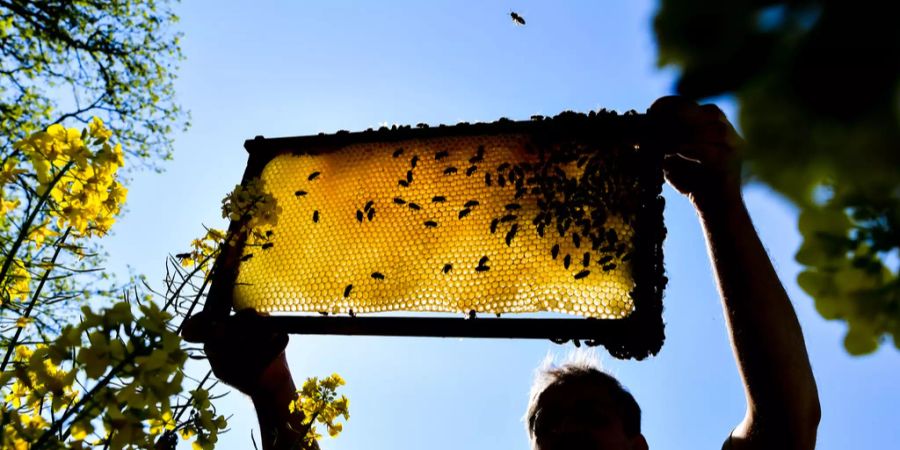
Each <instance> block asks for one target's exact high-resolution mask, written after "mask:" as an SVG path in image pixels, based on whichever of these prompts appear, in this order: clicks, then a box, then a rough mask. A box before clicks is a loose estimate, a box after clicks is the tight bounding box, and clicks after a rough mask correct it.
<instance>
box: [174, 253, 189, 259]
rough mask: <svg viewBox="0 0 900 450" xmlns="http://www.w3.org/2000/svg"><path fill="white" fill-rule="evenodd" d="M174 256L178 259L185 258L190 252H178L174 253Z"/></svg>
mask: <svg viewBox="0 0 900 450" xmlns="http://www.w3.org/2000/svg"><path fill="white" fill-rule="evenodd" d="M175 257H176V258H178V259H187V258H190V257H191V254H190V253H178V254H176V255H175Z"/></svg>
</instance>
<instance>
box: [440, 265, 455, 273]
mask: <svg viewBox="0 0 900 450" xmlns="http://www.w3.org/2000/svg"><path fill="white" fill-rule="evenodd" d="M451 270H453V264H444V268H443V269H441V272H444V273H450V271H451Z"/></svg>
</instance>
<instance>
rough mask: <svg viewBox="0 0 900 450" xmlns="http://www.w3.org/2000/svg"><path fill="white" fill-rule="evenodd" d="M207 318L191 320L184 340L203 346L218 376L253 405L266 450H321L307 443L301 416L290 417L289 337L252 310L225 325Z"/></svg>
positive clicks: (292, 390) (292, 394) (293, 391)
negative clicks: (272, 328) (264, 323)
mask: <svg viewBox="0 0 900 450" xmlns="http://www.w3.org/2000/svg"><path fill="white" fill-rule="evenodd" d="M206 314H207V313H199V314H198V315H195V316H193V317H191V318H190V319H188V323H187V324H186V326H185V329H184V332H183V334H184V336H185V339H186V340H188V341H193V342H202V343H203V344H204V350H205V351H206V356H207V358H208V359H209V364H210V366H211V367H212V371H213V373H214V374H215V375H216V377H217V378H219V380H221V381H223V382H225V383H227V384H229V385H231V386H233V387H234V388H236V389H237V390H239V391H241V392H242V393H244V394H246V395H248V396H249V397H250V399H251V400H252V401H253V406H254V407H255V408H256V416H257V419H258V420H259V429H260V440H261V441H262V448H263V450H287V449H290V450H297V449H302V450H318V448H319V446H318V444H316V442H315V441H309V442H307V441H305V440H304V439H303V438H304V436H305V434H306V432H305V431H306V428H307V427H306V426H304V425H303V415H302V413H300V412H297V413H293V414H292V413H290V409H289V405H290V403H291V401H293V400H294V398H295V395H296V387H295V385H294V379H293V377H292V376H291V371H290V369H289V368H288V365H287V358H286V357H285V353H284V349H285V347H286V346H287V342H288V337H287V335H285V334H281V333H273V332H271V331H269V330H266V329H260V328H259V326H260V325H259V320H257V319H258V317H257V314H256V312H255V311H253V310H242V311H238V312H237V313H236V314H234V315H232V316H230V317H228V318H227V319H225V320H221V321H217V320H214V319H210V318H209V317H208V316H207V315H206Z"/></svg>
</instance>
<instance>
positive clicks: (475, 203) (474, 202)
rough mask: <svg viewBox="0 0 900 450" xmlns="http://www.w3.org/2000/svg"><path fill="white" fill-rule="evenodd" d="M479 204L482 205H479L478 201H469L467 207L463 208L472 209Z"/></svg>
mask: <svg viewBox="0 0 900 450" xmlns="http://www.w3.org/2000/svg"><path fill="white" fill-rule="evenodd" d="M479 204H480V203H478V200H469V201H467V202H466V204H465V205H463V207H465V208H471V207H473V206H478V205H479Z"/></svg>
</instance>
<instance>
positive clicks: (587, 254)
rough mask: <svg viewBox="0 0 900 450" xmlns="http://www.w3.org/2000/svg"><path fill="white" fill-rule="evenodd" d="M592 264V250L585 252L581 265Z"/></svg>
mask: <svg viewBox="0 0 900 450" xmlns="http://www.w3.org/2000/svg"><path fill="white" fill-rule="evenodd" d="M590 264H591V252H584V256H583V257H582V258H581V265H582V266H584V267H587V266H589V265H590Z"/></svg>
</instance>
